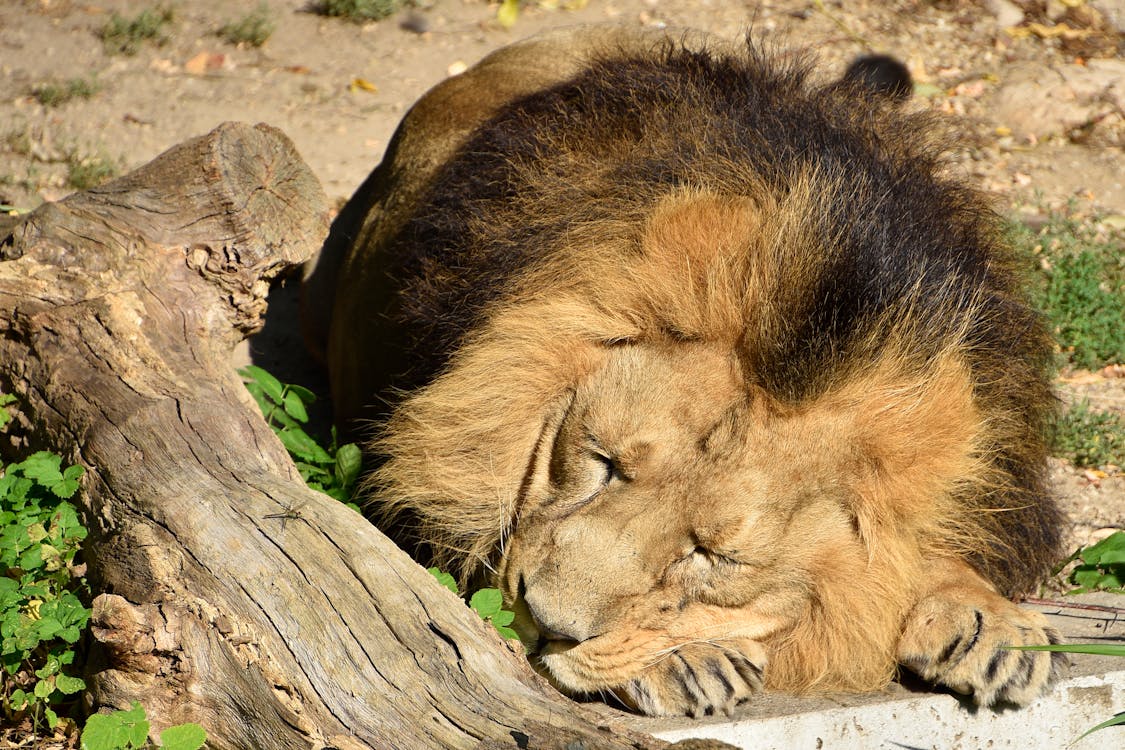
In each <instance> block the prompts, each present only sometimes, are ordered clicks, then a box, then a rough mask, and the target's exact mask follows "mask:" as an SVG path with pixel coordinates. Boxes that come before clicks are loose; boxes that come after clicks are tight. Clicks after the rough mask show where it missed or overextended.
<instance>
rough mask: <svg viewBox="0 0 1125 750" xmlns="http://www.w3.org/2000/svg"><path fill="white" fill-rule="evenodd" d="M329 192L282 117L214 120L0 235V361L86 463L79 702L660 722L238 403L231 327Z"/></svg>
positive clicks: (49, 432)
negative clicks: (439, 577)
mask: <svg viewBox="0 0 1125 750" xmlns="http://www.w3.org/2000/svg"><path fill="white" fill-rule="evenodd" d="M325 206H326V201H325V197H324V194H323V192H322V190H321V188H320V185H319V183H318V182H317V181H316V179H315V177H313V175H312V174H311V172H310V171H309V170H308V168H307V167H306V166H305V165H304V164H303V162H302V161H301V160H300V157H299V156H298V155H297V154H296V152H295V150H294V148H293V146H292V144H291V143H290V142H289V140H288V139H287V138H286V137H285V136H284V135H282V134H281V133H280V132H279V131H277V130H275V129H273V128H270V127H267V126H263V125H259V126H256V127H250V126H247V125H240V124H227V125H223V126H220V127H219V128H217V129H216V130H215V131H213V132H212V133H210V134H209V135H207V136H204V137H200V138H197V139H194V140H192V141H189V142H187V143H184V144H182V145H180V146H178V147H176V148H174V149H172V150H170V151H168V152H167V153H165V154H163V155H162V156H160V157H158V158H157V159H156V160H154V161H153V162H151V163H150V164H148V165H147V166H145V167H142V168H141V169H139V170H138V171H136V172H134V173H132V174H130V175H127V176H125V177H123V178H121V179H118V180H116V181H114V182H112V183H109V184H108V185H105V186H103V187H100V188H97V189H94V190H90V191H87V192H85V193H80V194H76V195H73V196H71V197H69V198H67V199H65V200H63V201H61V202H59V203H55V204H47V205H44V206H43V207H41V208H39V209H38V210H36V211H35V212H34V213H33V214H31V215H30V216H28V217H27V218H26V220H25V221H23V222H22V223H21V224H20V225H18V226H17V227H15V229H14V230H13V232H12V234H11V235H10V236H8V237H6V238H4V236H3V235H0V387H2V388H3V389H4V390H5V391H13V390H14V392H15V393H17V394H18V395H19V397H20V399H21V403H22V407H23V410H24V412H25V415H26V417H27V418H28V419H27V422H28V424H30V425H33V426H34V429H35V431H36V435H37V438H38V440H39V441H41V442H42V443H43V444H44V445H47V446H50V447H53V448H54V449H55V450H57V451H59V452H61V453H63V454H64V455H67V456H69V457H70V458H71V459H72V460H74V461H79V462H81V463H82V464H83V465H84V466H86V467H87V469H88V471H87V474H86V477H87V479H86V486H85V489H86V492H85V494H84V497H83V500H82V503H83V505H84V510H85V513H86V520H87V524H88V526H89V527H90V537H89V539H88V541H87V544H86V554H87V557H88V562H89V564H90V577H91V580H92V582H93V585H94V587H95V591H96V592H98V594H99V595H98V596H97V598H96V599H95V601H94V614H93V618H92V633H93V636H94V641H95V646H96V650H97V652H98V658H96V659H94V660H93V661H92V662H91V669H90V672H89V674H88V683H89V685H90V687H91V689H90V693H89V698H90V701H91V706H92V708H93V709H95V710H96V709H98V708H101V707H118V708H120V707H127V706H128V705H129V703H130V701H133V700H138V701H140V702H141V703H142V704H144V706H145V707H146V709H147V711H148V715H149V716H150V718H151V719H152V720H153V726H154V732H155V731H156V730H159V729H160V728H162V727H164V726H167V725H169V724H175V723H179V722H184V721H194V722H198V723H200V724H202V725H203V726H204V728H205V729H206V730H207V732H208V735H209V746H210V747H213V748H323V747H338V748H360V747H378V748H421V747H476V746H478V744H480V743H483V744H485V745H489V746H498V747H531V748H535V747H569V748H580V747H587V748H593V747H598V748H624V747H657V746H662V745H663V743H660V742H658V741H656V740H653V739H652V738H648V737H644V736H638V735H635V734H632V733H630V732H629V731H627V730H626V729H624V728H623V727H622V726H616V725H614V726H607V725H606V724H607V720H606V719H605V717H604V716H600V715H599V716H597V717H595V714H593V713H592V712H590V711H589V710H588V709H585V708H583V707H582V706H580V705H577V704H574V703H571V702H570V701H568V700H567V699H565V698H563V697H562V696H560V695H558V694H557V693H555V692H554V691H553V690H552V689H551V688H550V687H548V686H547V685H546V684H545V683H544V682H543V681H541V680H540V679H539V678H538V677H537V676H536V675H535V674H534V673H533V672H532V671H531V670H530V668H529V667H528V666H527V664H526V661H525V660H524V659H523V657H522V656H520V655H517V654H515V653H513V652H512V651H511V650H510V649H508V648H507V647H506V646H505V645H504V644H503V643H502V642H501V640H500V638H499V636H498V635H497V634H496V633H494V632H492V629H491V628H490V627H489V626H487V625H485V624H483V623H482V622H481V621H480V619H479V618H477V617H476V615H475V614H473V613H472V612H470V611H469V610H468V609H467V608H466V607H465V606H464V604H463V603H462V602H461V601H460V600H458V599H457V598H456V597H454V596H453V595H452V594H450V593H449V592H448V591H445V590H444V589H443V588H441V587H440V586H438V585H437V584H436V583H435V582H434V581H433V580H432V578H431V577H430V576H429V575H428V574H427V573H426V572H425V571H424V570H423V569H422V568H420V567H419V566H418V565H416V564H415V563H414V562H413V561H411V560H410V559H409V558H408V557H407V556H406V555H405V554H404V553H402V552H401V551H399V550H398V549H397V548H396V547H395V546H394V545H393V544H391V543H390V542H389V541H388V540H387V539H386V538H385V537H384V536H382V535H381V534H380V533H379V532H378V531H377V530H376V529H375V528H374V527H372V526H371V525H369V524H368V523H367V522H366V521H364V520H363V519H362V518H361V517H359V516H358V515H357V514H355V513H354V512H353V511H351V510H349V509H348V508H347V507H345V506H344V505H342V504H340V503H337V502H335V501H333V500H331V499H329V498H327V497H326V496H324V495H321V494H319V493H316V492H313V491H311V490H309V489H307V488H306V487H305V486H304V484H303V483H302V482H301V480H300V477H299V476H298V474H297V472H296V470H295V468H294V466H293V464H292V462H291V461H290V459H289V458H288V456H287V455H286V453H285V450H284V449H283V448H282V446H281V444H280V443H279V442H278V441H277V439H276V438H275V437H274V435H273V434H272V432H271V431H270V429H269V428H268V427H267V426H266V424H265V423H264V422H263V420H262V419H261V417H260V415H259V414H258V413H257V410H256V407H255V406H254V405H253V403H252V402H251V401H250V399H249V397H248V395H247V393H246V391H245V389H244V387H243V386H242V384H241V382H240V380H239V378H238V377H237V375H236V374H235V372H234V371H233V369H232V367H231V365H230V364H229V361H230V352H231V349H232V347H233V346H234V345H235V344H236V343H237V342H238V341H239V340H240V339H241V338H242V337H243V336H245V335H246V334H247V333H249V332H252V331H253V330H255V329H256V328H257V327H258V326H259V325H260V320H261V314H262V312H263V310H264V304H265V303H264V299H265V294H266V291H267V288H268V281H269V279H270V278H272V277H274V276H276V275H277V274H278V273H280V272H281V271H283V270H284V269H286V268H289V267H292V266H294V265H296V264H298V263H300V262H302V261H303V260H305V259H306V258H307V257H308V256H309V255H311V254H312V253H313V252H314V250H315V249H316V248H317V247H319V245H320V243H321V241H322V240H323V238H324V236H325V234H326V232H327V210H326V207H325ZM610 723H612V722H610Z"/></svg>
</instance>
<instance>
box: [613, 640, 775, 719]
mask: <svg viewBox="0 0 1125 750" xmlns="http://www.w3.org/2000/svg"><path fill="white" fill-rule="evenodd" d="M765 665H766V652H765V649H764V648H763V647H762V645H761V644H760V643H758V642H757V641H751V640H746V639H739V640H735V641H724V642H722V643H714V644H712V643H692V644H688V645H686V646H680V647H679V648H677V649H675V650H674V651H672V652H670V653H668V654H667V655H666V656H664V657H662V658H661V659H660V661H658V662H657V663H655V664H653V665H652V666H651V667H648V668H647V669H645V671H644V672H642V673H641V675H640V676H639V677H637V678H635V679H633V680H631V681H630V682H629V683H628V684H627V685H625V686H624V687H623V688H621V689H620V690H618V691H617V694H618V697H619V698H620V699H621V700H623V701H624V702H625V703H627V704H628V705H629V706H630V707H632V708H633V709H635V710H637V711H640V712H641V713H644V714H648V715H650V716H683V715H685V714H686V715H688V716H692V717H699V716H709V715H711V714H714V713H719V712H721V713H724V714H729V713H730V712H731V711H732V710H733V709H734V707H735V706H737V705H738V704H739V703H742V702H743V701H745V700H747V699H748V698H749V697H750V696H751V695H753V694H754V693H756V692H758V691H760V690H761V689H762V670H763V669H764V668H765Z"/></svg>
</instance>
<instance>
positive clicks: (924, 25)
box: [0, 0, 1125, 544]
mask: <svg viewBox="0 0 1125 750" xmlns="http://www.w3.org/2000/svg"><path fill="white" fill-rule="evenodd" d="M155 5H156V2H155V0H154V2H153V3H148V2H127V1H125V0H89V1H88V2H84V1H83V0H2V1H0V204H5V205H7V206H12V207H16V208H19V209H30V208H34V207H35V206H36V205H38V204H39V203H41V202H42V201H45V200H46V201H50V200H57V199H59V198H61V197H63V196H64V195H66V194H67V193H68V192H70V191H71V190H72V189H73V188H72V187H70V186H69V184H68V180H67V173H68V170H69V169H71V168H72V167H74V166H75V165H78V166H81V165H82V164H87V165H89V164H94V163H96V162H97V160H98V159H104V160H108V161H109V162H110V163H112V164H113V165H114V166H115V167H116V168H117V169H118V170H119V171H124V170H128V169H131V168H133V167H136V166H138V165H140V164H142V163H144V162H146V161H148V160H150V159H151V158H153V157H154V156H156V155H157V154H158V153H160V152H161V151H163V150H164V149H165V148H167V147H169V146H171V145H172V144H175V143H177V142H180V141H182V140H184V139H187V138H189V137H191V136H195V135H199V134H202V133H205V132H207V131H208V130H210V129H211V128H212V127H213V126H215V125H216V124H218V123H220V122H222V121H225V120H245V121H250V122H258V121H264V122H267V123H270V124H272V125H275V126H277V127H279V128H281V129H282V130H283V131H285V132H286V133H287V134H288V135H289V136H290V137H291V138H292V139H293V140H294V142H295V143H296V145H297V147H298V149H299V150H300V152H301V153H302V155H303V156H304V158H305V159H306V160H307V161H308V163H309V164H310V165H311V167H312V169H313V171H314V172H315V173H316V174H317V175H318V176H319V178H320V180H321V182H322V183H323V185H324V186H325V189H326V191H327V193H328V195H329V197H330V198H331V199H332V200H334V201H336V202H337V203H339V202H342V201H343V200H345V199H346V198H347V197H348V196H349V195H350V193H351V192H352V190H353V189H354V188H355V187H356V186H358V185H359V183H360V182H361V180H362V179H363V178H364V177H365V176H366V174H367V173H368V172H369V171H370V170H371V168H372V167H373V166H374V165H375V164H376V163H377V162H378V160H379V158H380V155H381V153H382V151H383V149H384V147H385V146H386V144H387V141H388V139H389V137H390V135H391V133H392V131H393V129H394V127H395V125H396V123H397V122H398V120H399V118H400V117H401V115H402V114H403V112H404V111H405V110H406V109H407V108H408V107H409V106H410V104H411V103H412V102H413V101H414V100H415V99H416V98H417V97H418V96H419V95H420V94H421V93H422V92H424V91H425V90H426V89H427V88H428V87H430V86H431V85H433V84H434V83H436V82H438V81H440V80H441V79H443V78H444V77H446V76H448V75H450V74H453V73H455V72H457V71H458V70H459V69H463V68H464V66H465V65H471V64H472V63H473V62H475V61H476V60H478V59H480V58H481V57H482V56H483V55H485V54H486V53H488V52H489V51H490V50H493V49H495V48H497V47H499V46H501V45H503V44H505V43H507V42H509V41H512V40H514V39H517V38H520V37H523V36H526V35H529V34H533V33H535V32H537V31H539V30H542V29H545V28H549V27H553V26H558V25H563V24H574V23H587V22H606V21H610V22H615V23H620V24H630V25H650V26H669V27H675V26H693V27H701V28H705V29H707V30H710V31H712V32H714V33H716V34H719V35H721V36H725V37H738V36H741V35H743V34H744V33H745V32H746V30H747V29H748V28H749V27H750V26H751V25H752V26H753V29H754V32H755V33H757V34H761V35H764V36H768V37H770V38H773V39H777V40H780V42H781V44H782V45H783V46H788V47H795V48H800V49H805V50H810V51H812V52H814V53H815V54H816V55H817V56H818V57H819V58H820V60H821V64H822V69H823V71H824V75H826V76H835V75H838V74H839V73H840V72H841V71H842V69H843V66H844V65H846V63H847V62H848V61H849V60H850V59H851V58H853V57H854V56H856V55H857V54H860V53H863V52H867V51H881V52H891V53H894V54H896V55H898V56H900V57H901V58H903V59H904V60H905V61H906V62H907V63H908V65H909V67H910V68H911V70H912V72H913V74H914V76H915V78H916V80H917V83H918V93H917V94H916V95H915V97H914V99H913V101H912V102H911V104H910V106H915V107H930V108H935V109H937V110H939V111H941V112H944V113H946V114H947V115H948V120H949V122H950V123H951V125H952V126H953V127H954V128H955V129H956V130H957V132H958V135H959V140H960V143H961V146H960V148H959V149H958V151H957V152H956V153H955V154H954V155H953V161H954V168H955V169H958V170H961V171H962V172H963V173H965V174H967V175H968V176H969V177H970V179H972V180H973V181H975V182H976V183H977V184H980V185H981V186H983V187H984V188H985V189H986V190H988V191H989V192H990V193H991V194H993V195H994V197H995V201H996V206H997V208H998V209H999V210H1001V211H1004V212H1008V213H1011V214H1014V215H1017V216H1020V217H1022V218H1023V219H1024V220H1026V221H1028V222H1030V223H1032V224H1035V223H1037V222H1042V221H1043V219H1044V216H1045V215H1046V214H1047V213H1048V212H1049V211H1050V210H1054V209H1060V208H1062V207H1064V206H1067V205H1071V206H1072V207H1073V210H1075V211H1076V212H1078V213H1079V214H1080V215H1088V216H1092V215H1095V214H1097V215H1100V216H1102V217H1103V218H1102V221H1103V222H1104V223H1105V224H1106V225H1107V226H1111V227H1112V226H1117V227H1120V226H1121V225H1123V224H1125V151H1123V146H1125V58H1123V54H1125V34H1123V31H1125V0H1065V2H1064V1H1063V0H1049V1H1047V0H933V1H925V0H893V1H891V2H867V1H864V0H855V1H851V0H849V1H848V2H841V1H840V0H823V1H821V0H813V1H805V0H773V1H770V0H761V1H759V2H733V1H723V0H684V1H681V2H673V1H672V0H588V2H581V0H579V1H577V2H573V1H572V2H566V0H556V1H555V2H553V3H552V2H535V1H534V0H531V1H528V2H525V3H524V4H523V6H522V9H521V11H520V14H519V16H518V18H517V20H516V22H515V24H514V26H513V27H512V28H510V29H505V28H503V27H502V26H501V25H500V24H499V23H498V22H497V20H496V17H497V7H498V6H497V5H496V4H495V3H492V4H489V3H487V2H484V1H483V0H418V2H416V3H415V5H414V6H413V7H411V8H408V9H407V10H404V11H401V12H399V13H398V14H397V15H395V16H393V17H391V18H389V19H386V20H384V21H381V22H378V23H368V24H356V23H351V22H348V21H344V20H339V19H334V18H327V17H324V16H321V15H318V14H317V13H316V12H314V9H313V8H312V6H310V5H309V4H308V3H307V2H306V0H268V8H269V17H270V19H271V20H272V21H273V23H274V24H275V25H276V28H275V30H274V32H273V33H272V35H271V36H270V37H269V39H268V41H267V42H266V43H265V45H264V46H262V47H260V48H255V47H251V46H237V45H234V44H231V43H228V42H226V41H224V40H223V39H221V38H220V37H219V36H218V35H217V33H216V32H217V30H218V29H219V28H220V27H221V26H223V24H225V23H227V22H230V21H232V20H236V19H237V18H239V17H241V16H244V15H246V14H247V13H248V12H249V11H251V10H253V9H254V7H255V5H254V4H253V3H230V2H227V1H225V0H179V1H178V2H175V1H173V2H171V3H170V4H168V5H167V7H170V8H172V9H173V12H174V13H173V15H174V18H173V20H172V21H171V23H169V24H168V25H167V27H166V28H165V29H164V31H163V38H162V39H161V40H160V41H159V43H146V44H143V45H142V46H141V47H140V49H139V51H138V52H137V53H136V54H135V55H132V56H125V55H111V54H108V53H107V51H106V49H105V48H104V45H103V42H102V40H101V39H100V38H99V34H98V32H99V30H100V29H102V28H103V27H104V26H105V25H106V23H107V21H109V19H110V17H111V15H112V14H113V13H115V12H116V13H119V14H121V15H123V16H125V17H128V18H132V17H135V16H136V15H137V13H138V12H139V11H141V10H143V9H144V8H146V7H153V6H155ZM551 6H564V7H551ZM73 79H84V80H86V81H89V82H91V83H92V88H93V89H94V90H95V92H94V93H93V95H92V96H89V97H88V98H76V99H73V100H71V101H69V102H67V103H64V104H62V105H58V106H53V107H47V106H44V105H43V104H42V103H41V102H40V101H39V100H38V98H37V97H36V96H35V95H34V93H35V91H36V90H37V89H39V88H40V87H42V86H44V85H46V84H51V83H55V84H60V83H65V82H67V81H70V80H73ZM283 302H284V295H279V303H278V307H277V310H279V311H280V312H276V313H275V312H274V311H273V310H271V322H270V324H269V326H268V328H267V331H268V335H267V336H265V337H264V338H260V339H258V340H256V341H252V342H251V349H252V350H253V351H254V354H253V356H254V357H255V358H256V359H262V358H266V360H267V361H268V362H270V363H271V364H274V363H273V361H272V360H269V357H270V355H271V354H276V352H277V351H278V350H279V349H280V350H281V351H284V352H286V353H287V356H288V358H291V359H292V358H299V355H297V354H296V352H297V350H298V346H297V345H296V344H295V340H294V339H293V338H292V337H291V336H290V337H289V338H286V336H287V335H290V334H291V332H292V325H293V324H292V318H291V316H290V317H286V316H285V313H284V311H285V309H286V308H285V306H284V304H283ZM1122 325H1125V321H1123V322H1122ZM278 341H281V342H282V343H281V344H280V345H279V344H278ZM290 365H293V363H292V362H289V363H288V364H287V363H286V362H284V361H283V362H281V363H279V364H276V365H275V367H276V368H280V370H281V374H282V375H283V376H285V375H286V371H287V369H288V367H289V366H290ZM294 366H295V365H294ZM1061 387H1062V388H1063V389H1068V390H1070V391H1073V390H1075V389H1077V390H1081V391H1083V392H1085V393H1087V394H1088V395H1089V396H1090V398H1091V400H1092V401H1093V402H1094V404H1095V405H1097V406H1101V407H1105V408H1113V409H1117V410H1119V411H1122V412H1125V379H1122V378H1117V379H1112V378H1107V377H1105V376H1103V375H1098V374H1092V375H1090V374H1085V375H1081V374H1080V375H1079V376H1077V377H1076V378H1072V382H1069V383H1063V384H1061ZM321 392H323V389H321ZM1053 472H1054V474H1055V477H1056V479H1057V486H1058V488H1059V491H1060V495H1061V497H1062V499H1063V502H1064V505H1065V507H1066V509H1067V510H1068V512H1069V513H1070V514H1071V517H1072V520H1073V528H1072V531H1071V540H1072V542H1073V543H1074V544H1079V543H1085V542H1088V541H1089V540H1090V539H1091V538H1092V537H1094V538H1096V537H1098V536H1099V535H1103V534H1106V533H1108V531H1107V530H1111V529H1114V528H1125V477H1122V476H1121V473H1120V472H1119V471H1118V472H1114V471H1113V470H1110V471H1109V472H1108V475H1106V476H1102V475H1100V474H1096V473H1089V472H1082V471H1078V470H1075V469H1074V468H1073V467H1069V466H1067V465H1066V464H1064V463H1062V462H1056V463H1055V464H1054V465H1053Z"/></svg>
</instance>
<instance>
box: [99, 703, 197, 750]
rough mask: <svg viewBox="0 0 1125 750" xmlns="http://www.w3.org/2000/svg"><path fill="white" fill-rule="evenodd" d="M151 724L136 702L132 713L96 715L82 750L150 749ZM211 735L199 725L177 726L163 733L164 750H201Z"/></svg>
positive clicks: (161, 740)
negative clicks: (149, 733) (149, 732)
mask: <svg viewBox="0 0 1125 750" xmlns="http://www.w3.org/2000/svg"><path fill="white" fill-rule="evenodd" d="M148 730H149V722H148V718H147V717H146V716H145V709H144V707H143V706H142V705H141V704H139V703H137V702H136V701H134V702H133V707H132V708H131V709H129V710H128V711H113V712H111V713H107V714H94V715H93V716H91V717H90V718H89V719H87V720H86V726H85V728H83V730H82V750H140V748H148V747H151V745H149V744H148ZM206 741H207V733H206V732H204V731H203V727H201V726H199V725H198V724H177V725H176V726H174V727H168V728H167V729H165V730H164V731H163V732H161V733H160V744H159V745H157V746H156V747H159V748H164V750H199V748H201V747H203V743H204V742H206Z"/></svg>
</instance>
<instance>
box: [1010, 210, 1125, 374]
mask: <svg viewBox="0 0 1125 750" xmlns="http://www.w3.org/2000/svg"><path fill="white" fill-rule="evenodd" d="M1009 237H1010V239H1011V241H1012V242H1013V243H1014V244H1015V246H1016V247H1017V248H1021V249H1022V250H1023V251H1024V257H1025V259H1026V263H1027V269H1028V273H1027V278H1028V282H1029V289H1030V293H1031V297H1032V301H1033V302H1034V303H1035V304H1036V305H1037V306H1038V307H1039V308H1040V309H1041V310H1043V311H1044V312H1045V313H1046V315H1047V319H1048V321H1049V323H1050V326H1051V329H1052V332H1053V333H1054V335H1055V338H1056V340H1057V341H1058V345H1059V349H1060V354H1061V357H1062V358H1063V364H1064V365H1069V366H1072V367H1082V368H1087V369H1094V368H1097V367H1101V366H1103V365H1107V364H1114V363H1118V362H1125V326H1123V325H1122V324H1121V321H1122V320H1125V240H1123V238H1122V236H1121V234H1120V232H1116V233H1115V232H1113V231H1110V230H1106V229H1104V228H1099V225H1098V224H1097V222H1082V221H1079V220H1078V219H1076V218H1075V217H1074V216H1073V215H1072V214H1069V213H1064V214H1054V215H1052V216H1051V217H1050V219H1049V220H1048V222H1047V224H1046V225H1045V226H1044V227H1043V228H1042V229H1041V230H1039V231H1038V232H1035V231H1033V230H1031V229H1030V228H1028V227H1026V226H1023V225H1019V224H1014V225H1012V226H1011V229H1010V232H1009Z"/></svg>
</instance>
